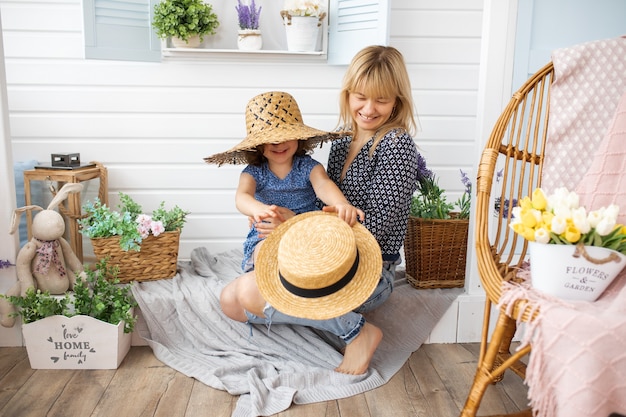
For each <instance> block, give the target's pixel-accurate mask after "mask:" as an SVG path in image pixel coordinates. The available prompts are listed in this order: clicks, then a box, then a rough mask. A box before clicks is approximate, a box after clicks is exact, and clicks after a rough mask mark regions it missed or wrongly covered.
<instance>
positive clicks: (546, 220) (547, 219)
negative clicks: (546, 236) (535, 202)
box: [541, 211, 554, 231]
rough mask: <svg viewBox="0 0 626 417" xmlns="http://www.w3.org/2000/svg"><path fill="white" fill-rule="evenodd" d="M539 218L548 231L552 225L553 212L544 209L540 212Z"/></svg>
mask: <svg viewBox="0 0 626 417" xmlns="http://www.w3.org/2000/svg"><path fill="white" fill-rule="evenodd" d="M541 218H542V222H543V227H545V228H546V229H548V231H550V230H551V229H552V227H551V225H552V219H553V218H554V214H552V213H550V212H548V211H544V212H542V213H541Z"/></svg>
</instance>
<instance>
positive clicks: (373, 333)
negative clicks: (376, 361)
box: [335, 322, 383, 375]
mask: <svg viewBox="0 0 626 417" xmlns="http://www.w3.org/2000/svg"><path fill="white" fill-rule="evenodd" d="M382 338H383V332H382V331H381V330H380V329H379V328H378V327H376V326H374V325H373V324H369V323H367V322H366V323H365V325H364V326H363V328H362V329H361V332H360V333H359V335H358V336H357V337H356V338H355V339H354V340H353V341H352V342H350V344H348V345H347V346H346V352H345V353H344V355H343V361H341V363H340V364H339V366H338V367H337V368H335V371H337V372H341V373H344V374H350V375H360V374H364V373H365V372H366V371H367V368H368V367H369V366H370V361H371V360H372V356H374V352H375V351H376V348H377V347H378V344H379V343H380V341H381V340H382Z"/></svg>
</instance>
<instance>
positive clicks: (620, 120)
mask: <svg viewBox="0 0 626 417" xmlns="http://www.w3.org/2000/svg"><path fill="white" fill-rule="evenodd" d="M576 191H577V192H578V194H579V195H580V205H581V206H584V207H586V208H587V210H588V211H589V210H596V209H598V208H600V207H604V206H608V205H609V204H617V205H618V206H619V207H620V214H619V217H618V219H617V220H618V222H619V223H622V224H626V93H625V94H623V95H622V97H621V99H620V101H619V103H618V105H617V110H616V111H615V114H614V116H613V120H612V121H611V123H610V125H609V129H608V131H607V133H606V135H605V136H604V139H603V140H602V142H601V143H600V147H599V148H598V150H597V151H596V153H595V155H594V158H593V161H592V162H591V166H590V167H589V170H588V171H587V173H586V174H585V176H584V177H583V179H582V180H581V181H580V183H579V184H578V187H577V188H576Z"/></svg>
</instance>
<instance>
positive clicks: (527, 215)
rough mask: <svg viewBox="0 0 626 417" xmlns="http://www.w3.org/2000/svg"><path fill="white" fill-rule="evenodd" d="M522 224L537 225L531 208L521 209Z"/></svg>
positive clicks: (532, 226) (527, 225)
mask: <svg viewBox="0 0 626 417" xmlns="http://www.w3.org/2000/svg"><path fill="white" fill-rule="evenodd" d="M521 214H522V218H521V220H522V224H523V225H524V226H526V227H530V228H534V227H535V226H536V225H537V218H536V217H535V215H534V213H533V212H532V210H522V213H521Z"/></svg>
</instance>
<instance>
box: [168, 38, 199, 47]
mask: <svg viewBox="0 0 626 417" xmlns="http://www.w3.org/2000/svg"><path fill="white" fill-rule="evenodd" d="M201 43H202V42H200V35H193V36H190V37H189V39H187V41H186V42H185V41H184V40H182V39H180V38H176V37H172V45H173V46H174V47H175V48H197V47H199V46H200V44H201Z"/></svg>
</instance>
